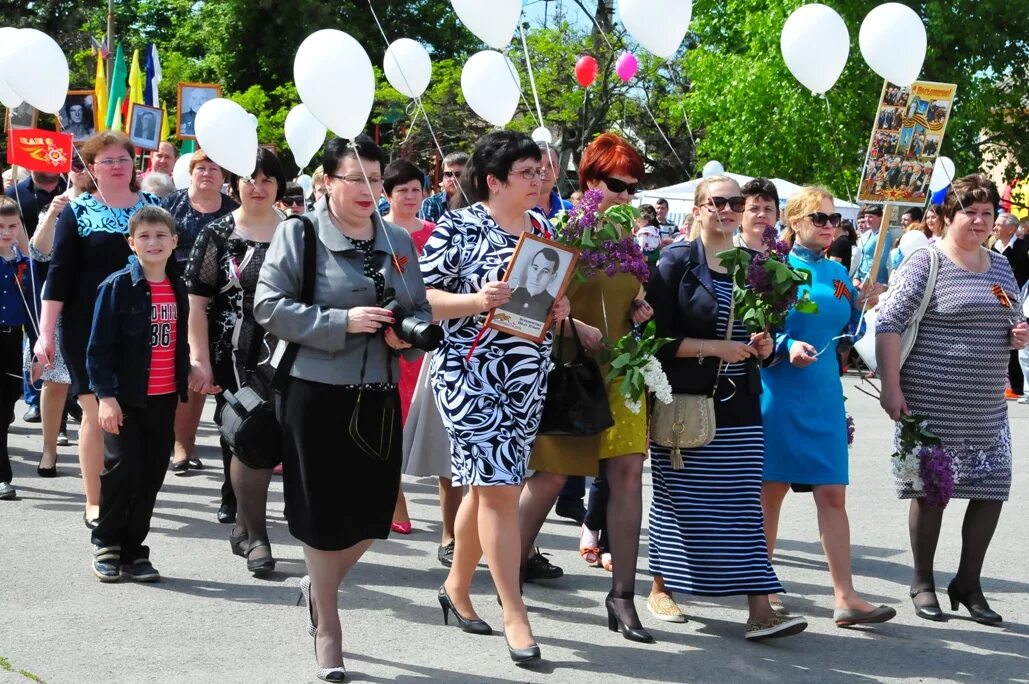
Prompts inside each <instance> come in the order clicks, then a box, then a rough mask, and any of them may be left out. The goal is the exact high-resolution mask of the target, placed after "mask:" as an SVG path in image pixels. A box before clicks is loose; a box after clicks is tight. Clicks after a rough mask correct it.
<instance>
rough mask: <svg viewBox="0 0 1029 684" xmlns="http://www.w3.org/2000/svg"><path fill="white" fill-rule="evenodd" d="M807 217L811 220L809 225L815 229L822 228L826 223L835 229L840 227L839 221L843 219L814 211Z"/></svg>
mask: <svg viewBox="0 0 1029 684" xmlns="http://www.w3.org/2000/svg"><path fill="white" fill-rule="evenodd" d="M807 217H808V218H809V219H811V223H812V224H813V225H814V226H815V228H824V227H825V224H826V223H828V224H829V225H830V226H832V227H833V228H835V227H836V226H838V225H840V220H842V219H843V217H842V216H840V215H839V214H825V213H822V212H820V211H816V212H815V213H813V214H808V215H807Z"/></svg>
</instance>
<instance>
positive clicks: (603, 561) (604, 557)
mask: <svg viewBox="0 0 1029 684" xmlns="http://www.w3.org/2000/svg"><path fill="white" fill-rule="evenodd" d="M600 567H602V568H604V569H605V570H607V571H608V572H614V563H612V562H611V554H610V553H602V554H600Z"/></svg>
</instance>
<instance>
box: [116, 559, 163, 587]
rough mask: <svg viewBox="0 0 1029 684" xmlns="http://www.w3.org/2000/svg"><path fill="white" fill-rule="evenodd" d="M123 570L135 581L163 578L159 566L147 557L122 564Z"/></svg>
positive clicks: (126, 575)
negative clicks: (155, 565)
mask: <svg viewBox="0 0 1029 684" xmlns="http://www.w3.org/2000/svg"><path fill="white" fill-rule="evenodd" d="M121 571H122V574H124V575H125V577H127V578H128V579H130V580H132V581H133V582H157V581H158V580H160V579H161V573H159V572H157V568H155V567H154V566H153V565H152V564H151V563H150V560H149V559H147V558H137V559H136V560H135V561H133V562H132V563H127V564H125V565H123V566H121Z"/></svg>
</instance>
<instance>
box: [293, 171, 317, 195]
mask: <svg viewBox="0 0 1029 684" xmlns="http://www.w3.org/2000/svg"><path fill="white" fill-rule="evenodd" d="M296 183H297V185H299V186H300V187H301V188H303V189H304V197H310V196H311V193H312V192H314V179H313V178H311V176H309V175H308V174H306V173H302V174H300V175H299V176H297V177H296Z"/></svg>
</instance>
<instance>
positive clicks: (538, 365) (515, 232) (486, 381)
mask: <svg viewBox="0 0 1029 684" xmlns="http://www.w3.org/2000/svg"><path fill="white" fill-rule="evenodd" d="M540 160H541V155H540V151H539V147H538V146H537V145H536V143H535V142H533V141H532V139H531V138H529V137H528V136H526V135H524V134H520V133H512V132H510V131H497V132H494V133H489V134H487V135H485V136H483V137H482V138H481V139H480V140H479V142H478V144H477V145H476V149H475V153H474V154H473V155H472V159H471V162H470V164H469V165H468V167H467V168H465V171H464V192H465V194H466V195H467V197H468V199H469V200H470V201H471V202H474V204H472V206H470V207H467V208H465V209H461V210H459V211H452V212H448V213H446V214H444V216H443V218H442V219H440V221H439V223H437V224H436V230H435V231H433V233H432V236H431V237H430V238H429V242H428V243H427V244H426V246H425V250H424V252H423V253H422V257H421V267H422V277H423V278H424V280H425V285H426V287H428V288H432V289H430V290H429V291H428V298H429V302H430V303H431V304H432V310H433V317H434V318H436V319H442V321H443V322H442V325H443V328H444V330H445V332H446V336H445V338H444V341H443V345H442V346H441V347H440V348H439V349H438V350H437V351H436V353H435V354H434V355H433V357H432V366H431V368H430V373H431V374H432V382H433V389H434V390H435V394H436V403H437V406H438V407H439V410H440V414H441V416H442V418H443V423H444V425H445V427H446V429H447V434H448V435H449V437H450V443H451V454H452V456H451V458H452V466H453V480H452V481H453V485H454V486H455V487H460V486H465V485H468V486H470V492H469V494H468V495H467V496H465V497H464V499H463V500H462V502H461V507H460V509H459V510H458V514H457V524H456V527H455V532H456V543H455V549H454V560H453V565H452V566H451V569H450V574H449V576H448V577H447V580H446V582H445V583H444V584H443V586H441V587H440V589H439V602H440V605H441V606H442V607H443V610H444V617H446V616H447V615H448V612H452V613H454V616H455V618H457V620H458V623H459V624H460V625H461V627H462V629H464V630H465V631H466V632H471V633H475V634H489V633H491V632H492V630H491V629H490V627H489V625H487V624H486V623H485V622H483V621H482V620H480V619H479V618H478V616H477V614H476V612H475V609H474V608H473V607H472V603H471V598H470V597H469V590H470V587H471V582H472V575H473V574H474V572H475V567H476V565H477V564H478V562H479V559H480V558H481V556H482V553H483V551H485V553H486V558H487V560H488V562H489V567H490V572H491V574H492V576H493V581H494V583H495V584H496V587H497V594H498V596H499V598H500V599H501V601H502V602H503V606H504V632H505V636H506V638H507V642H508V647H509V649H511V650H510V654H511V658H512V660H515V661H516V662H529V661H533V660H538V659H539V657H540V655H539V647H538V646H537V645H536V643H535V640H534V639H533V636H532V630H531V629H530V627H529V618H528V615H527V614H526V611H525V604H524V603H523V602H522V597H521V593H520V591H519V581H518V580H519V578H518V568H519V566H520V561H521V559H520V558H519V555H520V552H519V545H518V544H517V543H512V540H517V539H518V538H519V529H518V497H519V493H520V490H521V484H522V481H523V480H524V479H525V469H526V464H527V463H528V461H529V454H530V453H531V451H532V444H533V441H534V440H535V438H536V431H537V430H538V429H539V422H540V412H541V410H542V407H543V399H544V395H545V393H546V384H547V374H548V372H549V371H550V365H551V364H550V347H551V338H550V336H549V335H548V336H547V339H546V340H545V341H544V342H543V343H541V344H536V343H533V342H529V341H527V340H524V339H521V338H519V337H514V336H512V335H508V334H506V333H501V332H498V331H496V330H493V329H491V328H483V325H482V324H483V321H484V315H485V314H486V313H488V312H489V311H491V310H492V309H494V308H496V307H499V306H503V305H504V304H506V303H507V302H508V301H509V300H510V299H511V288H510V286H509V285H508V284H507V283H502V282H500V280H501V278H503V276H504V271H505V269H506V267H507V265H508V264H509V262H510V261H511V257H512V256H513V254H514V249H515V246H516V245H517V244H518V239H519V237H520V236H521V234H522V233H524V232H526V231H528V232H530V233H533V234H536V235H543V234H544V231H545V223H544V219H542V218H541V217H539V216H537V215H535V214H533V213H532V212H530V210H531V209H532V208H533V207H535V206H536V202H537V200H538V196H539V190H540V182H541V177H542V173H543V169H542V167H541V163H540ZM568 308H569V307H568V300H567V298H562V299H561V300H559V301H558V302H557V303H555V305H554V310H553V311H554V318H555V319H556V320H561V319H563V318H564V317H565V316H567V315H568Z"/></svg>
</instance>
